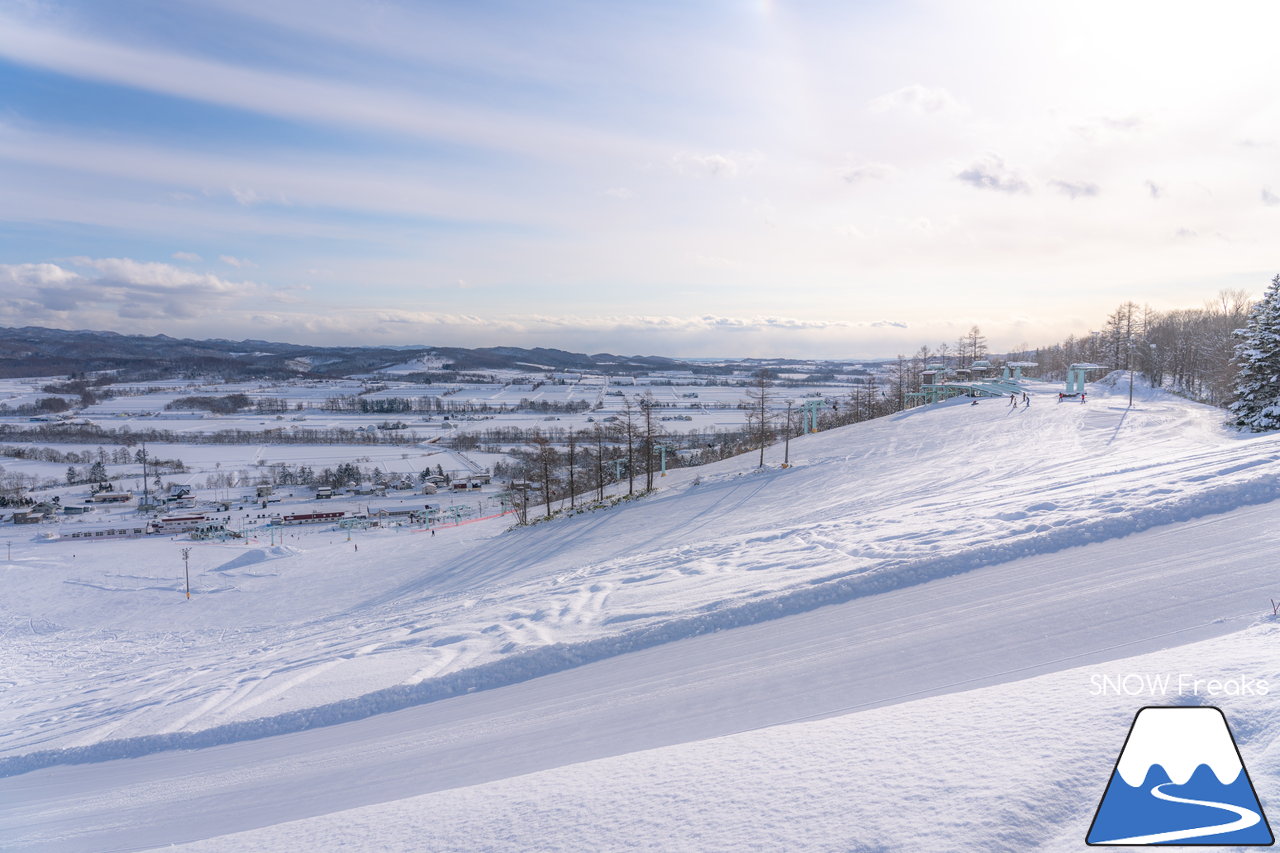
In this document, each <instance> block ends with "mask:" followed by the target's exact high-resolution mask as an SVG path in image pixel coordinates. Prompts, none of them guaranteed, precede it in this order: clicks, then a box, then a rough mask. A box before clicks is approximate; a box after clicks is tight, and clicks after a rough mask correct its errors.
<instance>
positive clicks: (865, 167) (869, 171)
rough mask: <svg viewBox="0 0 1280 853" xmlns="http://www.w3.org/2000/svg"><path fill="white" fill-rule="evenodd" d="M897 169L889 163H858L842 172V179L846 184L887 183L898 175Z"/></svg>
mask: <svg viewBox="0 0 1280 853" xmlns="http://www.w3.org/2000/svg"><path fill="white" fill-rule="evenodd" d="M896 172H897V169H895V168H893V167H892V166H890V165H889V164H888V163H857V164H854V165H851V166H848V167H846V168H844V169H842V170H841V171H840V178H841V180H843V181H844V182H845V183H846V184H861V183H865V182H866V181H885V180H888V179H889V178H892V177H893V176H894V174H896Z"/></svg>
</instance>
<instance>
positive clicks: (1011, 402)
mask: <svg viewBox="0 0 1280 853" xmlns="http://www.w3.org/2000/svg"><path fill="white" fill-rule="evenodd" d="M1009 405H1010V406H1013V407H1014V408H1015V409H1016V408H1018V396H1017V395H1016V394H1010V395H1009Z"/></svg>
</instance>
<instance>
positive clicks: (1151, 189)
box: [1145, 181, 1164, 200]
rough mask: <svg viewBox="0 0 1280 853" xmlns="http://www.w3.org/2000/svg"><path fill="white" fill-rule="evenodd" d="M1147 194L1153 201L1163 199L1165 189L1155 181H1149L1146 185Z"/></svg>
mask: <svg viewBox="0 0 1280 853" xmlns="http://www.w3.org/2000/svg"><path fill="white" fill-rule="evenodd" d="M1145 186H1146V188H1147V192H1148V193H1150V195H1151V198H1152V200H1155V199H1159V198H1162V197H1163V196H1164V187H1162V186H1160V185H1159V184H1157V183H1156V182H1155V181H1147V182H1146V184H1145Z"/></svg>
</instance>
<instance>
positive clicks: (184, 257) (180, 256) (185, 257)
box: [169, 252, 204, 263]
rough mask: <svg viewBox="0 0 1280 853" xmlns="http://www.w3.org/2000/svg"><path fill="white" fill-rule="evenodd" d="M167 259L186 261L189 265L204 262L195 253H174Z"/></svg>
mask: <svg viewBox="0 0 1280 853" xmlns="http://www.w3.org/2000/svg"><path fill="white" fill-rule="evenodd" d="M169 257H171V258H173V259H174V260H175V261H188V262H190V263H195V262H196V261H201V260H204V259H203V258H201V257H200V256H199V255H197V254H196V253H195V252H174V253H173V254H172V255H170V256H169Z"/></svg>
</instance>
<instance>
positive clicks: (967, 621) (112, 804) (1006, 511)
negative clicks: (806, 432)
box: [0, 389, 1280, 850]
mask: <svg viewBox="0 0 1280 853" xmlns="http://www.w3.org/2000/svg"><path fill="white" fill-rule="evenodd" d="M1042 390H1047V389H1042ZM1126 402H1127V401H1126V400H1125V399H1123V397H1122V395H1120V394H1117V395H1115V396H1108V395H1107V394H1106V393H1105V392H1104V391H1103V390H1102V389H1098V390H1097V391H1096V392H1094V393H1091V395H1090V400H1089V402H1088V403H1086V404H1083V405H1081V404H1078V403H1063V404H1058V403H1056V402H1055V401H1054V398H1053V397H1052V396H1050V395H1048V394H1038V395H1033V402H1032V405H1031V407H1030V408H1029V409H1026V408H1019V409H1016V410H1014V409H1010V408H1009V407H1008V406H1007V404H1006V403H1004V402H1003V401H983V402H982V403H980V404H979V405H977V406H970V405H968V404H966V403H963V402H961V403H953V404H949V405H942V406H935V407H929V408H927V409H922V410H914V411H912V412H909V413H906V414H903V415H901V416H898V417H894V418H886V419H882V420H880V421H875V422H870V423H866V424H861V425H858V426H854V427H849V428H845V429H841V430H834V431H831V432H828V433H824V434H820V435H815V436H807V437H804V438H801V439H798V440H795V441H793V442H792V445H791V457H792V460H793V462H795V463H796V465H795V467H792V468H789V469H786V470H781V469H779V468H777V467H776V466H777V462H778V461H780V456H781V452H780V450H781V449H780V448H778V449H776V450H775V451H771V452H770V454H769V460H770V462H771V465H772V467H770V468H769V469H768V470H765V471H760V472H754V471H752V469H751V467H750V466H751V463H752V462H753V461H754V460H753V459H736V460H727V461H726V462H723V463H718V464H717V465H714V466H708V467H707V468H704V469H701V470H699V471H696V472H693V471H686V472H677V473H675V474H673V475H672V476H670V477H668V478H666V479H665V480H663V481H661V486H662V488H661V489H660V491H659V492H658V493H657V494H656V495H654V496H651V497H648V498H645V499H643V500H641V501H638V502H636V503H633V504H629V505H625V506H621V507H617V508H615V509H611V510H608V511H602V512H597V513H592V514H587V515H582V516H578V517H574V518H571V519H568V520H565V521H560V522H555V523H550V524H544V525H537V526H535V527H532V528H528V529H523V530H516V531H510V532H505V533H503V532H502V531H501V525H500V523H499V522H484V523H480V524H475V525H470V526H466V527H460V528H457V529H455V530H451V531H443V532H441V533H440V535H438V536H436V537H430V538H428V537H423V536H421V535H418V536H411V535H404V534H401V535H395V534H374V533H370V534H364V535H363V537H362V538H359V539H358V541H357V542H354V543H348V542H347V541H346V540H345V534H342V535H333V536H331V537H326V536H320V537H316V536H311V537H309V538H306V539H305V540H289V541H288V542H287V543H286V544H287V545H288V547H287V548H281V547H279V546H276V547H272V546H270V545H267V544H264V543H256V544H251V545H249V546H238V547H237V546H221V545H217V546H214V545H209V546H197V548H196V550H195V551H194V553H193V559H192V568H193V572H194V577H193V585H194V587H195V590H196V594H195V595H194V596H193V600H192V601H191V602H187V601H186V600H185V599H184V598H182V596H181V594H180V593H178V591H177V590H178V589H179V588H180V587H179V584H180V581H179V578H180V574H179V573H178V572H175V570H174V567H175V566H180V561H179V560H178V559H177V554H176V552H177V549H178V547H179V546H178V543H174V542H166V541H161V542H145V543H95V544H96V545H97V547H96V548H94V549H93V552H92V556H91V557H86V555H85V554H84V553H77V555H76V558H75V560H66V559H64V558H63V557H62V556H61V555H59V554H55V553H54V552H52V551H49V550H47V549H48V548H49V547H50V546H46V545H37V544H34V543H32V544H29V545H26V546H23V547H20V548H18V549H16V550H15V553H14V559H13V560H12V561H11V562H9V563H8V564H5V567H4V569H3V570H2V571H0V583H3V584H4V591H5V596H4V598H3V600H2V601H0V608H3V610H0V613H2V614H3V615H2V617H0V618H3V620H4V621H3V623H0V624H2V627H0V632H3V646H0V655H2V656H3V657H2V658H0V664H3V669H0V672H2V673H3V675H0V678H3V679H4V680H5V681H6V682H8V683H9V689H8V690H7V691H6V692H5V693H3V694H0V695H3V696H4V697H5V699H6V700H12V701H6V702H5V703H4V704H3V705H0V730H2V731H3V732H4V734H3V735H0V750H3V751H2V752H0V756H3V757H0V774H9V775H10V778H8V779H0V838H3V833H4V832H5V831H6V830H8V831H15V830H14V828H15V827H25V828H26V829H25V830H24V831H25V832H27V834H26V835H24V836H21V837H22V838H24V839H25V840H26V841H25V843H26V844H27V846H29V847H30V848H31V849H41V844H42V843H43V844H45V847H44V849H59V850H70V849H86V850H92V849H103V848H104V847H106V846H107V844H106V840H108V839H109V840H110V843H111V844H114V845H115V846H117V847H126V846H130V845H131V846H133V847H141V846H144V845H147V844H154V845H158V844H162V843H167V842H169V841H178V840H190V839H192V838H200V837H208V836H211V835H218V834H223V833H226V832H231V831H235V830H238V829H245V828H250V827H254V826H263V825H268V824H272V823H278V822H280V821H283V820H290V819H295V818H304V817H308V816H313V815H319V814H324V813H327V812H330V811H336V810H339V809H346V808H351V807H356V806H361V805H366V804H371V803H378V802H383V801H386V800H392V799H400V798H403V797H405V796H408V795H411V794H419V793H426V792H430V791H443V790H445V789H450V788H456V787H459V786H464V785H471V784H476V783H484V782H490V781H492V780H499V779H503V778H505V777H508V776H512V775H516V774H519V773H527V772H534V771H540V770H544V769H546V768H551V767H556V766H559V765H565V764H570V763H573V762H579V761H586V760H590V759H596V758H600V757H603V756H609V755H620V754H623V753H628V752H633V751H636V750H644V749H650V748H654V747H661V746H665V745H671V744H680V743H683V742H687V741H691V740H695V739H699V738H707V737H717V736H724V735H728V734H732V733H734V732H738V731H743V730H747V729H753V728H757V727H760V726H767V725H776V724H778V723H785V722H788V721H794V720H797V719H803V718H808V717H813V716H822V715H831V714H841V713H843V714H848V713H849V712H851V711H856V710H859V709H865V708H872V707H876V706H883V705H891V704H894V703H901V702H903V701H906V700H910V699H914V698H918V697H921V696H931V695H937V694H941V693H947V692H952V691H956V690H962V689H968V688H972V687H979V686H983V685H993V684H1000V683H1003V682H1007V681H1010V680H1011V679H1017V678H1025V677H1028V676H1032V675H1036V674H1039V673H1048V672H1053V671H1057V670H1061V669H1064V668H1067V667H1071V666H1078V665H1080V664H1082V663H1088V662H1099V661H1106V660H1112V659H1115V658H1119V657H1122V656H1125V655H1131V654H1134V653H1138V652H1143V651H1149V650H1153V649H1159V648H1163V647H1166V646H1170V645H1175V644H1178V643H1185V642H1189V641H1191V640H1195V639H1199V638H1204V637H1209V636H1214V635H1218V634H1223V633H1226V632H1228V631H1232V630H1238V629H1239V628H1241V627H1244V626H1246V625H1248V624H1249V623H1250V622H1251V621H1252V620H1253V619H1254V618H1255V617H1256V615H1257V614H1258V613H1259V612H1260V609H1261V608H1262V607H1263V606H1264V605H1265V601H1266V599H1267V597H1268V595H1270V594H1274V593H1275V592H1276V590H1273V589H1272V587H1274V584H1275V575H1274V571H1273V570H1272V569H1271V568H1270V566H1271V565H1272V564H1273V561H1274V551H1275V547H1276V542H1277V539H1276V536H1275V534H1274V533H1273V532H1272V531H1273V530H1275V529H1276V526H1277V523H1278V522H1280V509H1278V508H1277V504H1276V503H1275V502H1274V501H1275V498H1276V497H1278V496H1280V483H1278V482H1277V477H1276V474H1277V471H1278V470H1280V464H1278V463H1277V460H1278V459H1280V441H1278V440H1277V439H1276V438H1274V437H1265V436H1262V437H1250V438H1241V437H1238V436H1236V435H1234V434H1232V433H1228V432H1227V431H1225V430H1224V429H1223V428H1222V427H1221V426H1220V422H1221V419H1222V416H1221V413H1220V412H1217V411H1215V410H1211V409H1208V408H1205V407H1200V406H1195V405H1193V404H1189V403H1186V402H1185V401H1181V400H1177V399H1174V398H1168V397H1164V396H1161V395H1148V396H1146V397H1144V398H1143V399H1140V400H1139V401H1138V404H1137V405H1136V406H1135V407H1134V408H1133V409H1129V408H1128V407H1127V405H1126ZM356 544H358V545H359V546H360V548H359V551H358V552H357V551H356V550H355V548H354V547H353V546H354V545H356ZM726 629H733V630H726ZM450 697H456V698H450ZM397 709H400V710H397ZM392 711H394V713H380V712H392ZM287 732H294V733H295V734H292V735H288V736H287V737H270V738H266V739H264V740H256V741H254V740H247V739H249V738H261V737H263V736H266V735H276V734H282V733H287ZM184 747H185V748H192V747H199V749H197V750H195V751H193V752H174V751H173V750H175V749H181V748H184ZM1117 747H1118V744H1117ZM118 756H140V757H137V758H134V759H132V760H131V761H128V762H118V761H106V762H105V763H100V764H81V765H77V766H66V765H68V764H69V763H72V762H84V761H103V760H104V759H109V758H113V757H118ZM320 756H323V758H320ZM39 768H44V769H39ZM12 774H21V775H12ZM352 777H357V778H359V779H360V780H361V782H360V784H358V785H353V784H351V781H350V780H351V778H352ZM174 778H182V779H184V780H186V781H185V782H184V783H183V784H181V785H172V784H165V783H164V781H163V780H172V779H174ZM90 792H94V793H90ZM15 795H16V796H17V797H18V798H17V799H14V796H15ZM6 803H10V804H11V805H8V806H6V805H5V804H6ZM195 807H198V808H199V810H200V812H201V814H203V815H205V817H204V818H203V819H202V820H201V821H198V822H195V823H192V822H190V821H186V822H184V821H183V819H182V818H181V817H179V816H181V815H185V814H189V813H190V810H191V809H192V808H195ZM76 839H79V840H78V841H76ZM42 840H43V841H42ZM73 841H74V842H75V844H79V845H80V846H78V847H77V846H74V845H73ZM495 843H496V842H495ZM499 846H500V845H499ZM526 846H530V845H526ZM532 846H537V845H532ZM604 846H606V847H607V846H609V845H608V844H606V845H604ZM694 846H695V847H696V846H699V845H694ZM868 849H872V848H868ZM884 849H899V848H896V847H892V846H887V847H884ZM903 849H911V848H910V847H906V848H903ZM923 849H936V848H930V847H925V848H923Z"/></svg>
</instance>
